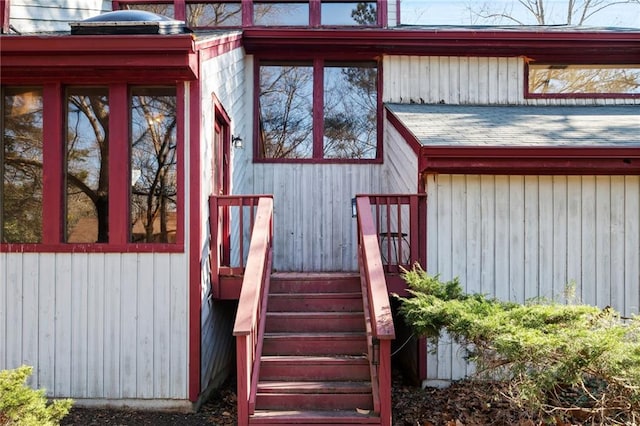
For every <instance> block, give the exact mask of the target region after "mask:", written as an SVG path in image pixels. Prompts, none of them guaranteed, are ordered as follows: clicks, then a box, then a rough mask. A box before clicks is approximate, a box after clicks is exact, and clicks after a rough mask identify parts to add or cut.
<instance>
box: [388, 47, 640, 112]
mask: <svg viewBox="0 0 640 426" xmlns="http://www.w3.org/2000/svg"><path fill="white" fill-rule="evenodd" d="M383 67H384V82H383V92H382V94H383V101H384V102H394V103H425V104H437V103H445V104H453V105H458V104H472V105H517V104H525V105H599V104H610V105H614V104H615V105H618V104H640V100H638V99H613V98H612V99H604V98H584V99H525V97H524V78H525V75H524V71H525V63H524V58H519V57H513V58H494V57H468V58H467V57H464V58H463V57H456V56H405V55H393V56H385V57H384V60H383Z"/></svg>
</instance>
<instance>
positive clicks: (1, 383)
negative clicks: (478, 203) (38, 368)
mask: <svg viewBox="0 0 640 426" xmlns="http://www.w3.org/2000/svg"><path fill="white" fill-rule="evenodd" d="M32 371H33V368H32V367H29V366H26V365H23V366H22V367H19V368H16V369H15V370H2V371H0V425H1V426H54V425H58V424H59V423H60V420H62V418H63V417H64V416H66V415H67V413H69V410H70V409H71V405H72V403H73V401H72V400H70V399H64V400H56V401H53V402H52V403H50V404H48V403H47V398H46V397H45V395H44V390H42V389H40V390H34V389H31V388H30V387H28V386H27V385H26V383H27V379H28V378H29V376H30V375H31V372H32Z"/></svg>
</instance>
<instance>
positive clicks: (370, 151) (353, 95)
mask: <svg viewBox="0 0 640 426" xmlns="http://www.w3.org/2000/svg"><path fill="white" fill-rule="evenodd" d="M377 104H378V96H377V69H376V67H375V66H374V65H371V66H349V65H339V64H335V65H330V66H327V67H326V68H325V70H324V157H325V158H351V159H353V158H356V159H371V158H376V145H377V111H378V107H377Z"/></svg>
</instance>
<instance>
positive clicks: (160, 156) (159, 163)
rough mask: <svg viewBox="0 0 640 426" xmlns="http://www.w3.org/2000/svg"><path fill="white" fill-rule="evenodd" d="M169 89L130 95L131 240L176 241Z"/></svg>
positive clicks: (172, 94) (135, 91) (175, 178)
mask: <svg viewBox="0 0 640 426" xmlns="http://www.w3.org/2000/svg"><path fill="white" fill-rule="evenodd" d="M176 126H177V116H176V95H175V89H173V88H144V87H139V88H134V89H133V90H132V93H131V206H130V210H131V241H132V242H146V243H152V242H162V243H168V242H175V234H176V224H177V220H176V212H177V197H178V176H177V146H176V141H177V139H176Z"/></svg>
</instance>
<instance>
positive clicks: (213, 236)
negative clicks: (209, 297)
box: [209, 196, 220, 298]
mask: <svg viewBox="0 0 640 426" xmlns="http://www.w3.org/2000/svg"><path fill="white" fill-rule="evenodd" d="M218 209H219V207H218V198H217V197H216V196H211V197H209V267H210V268H211V277H210V280H211V284H212V285H211V292H212V293H213V297H214V298H219V297H220V274H219V272H220V235H219V232H220V226H219V224H220V216H219V212H218Z"/></svg>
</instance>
